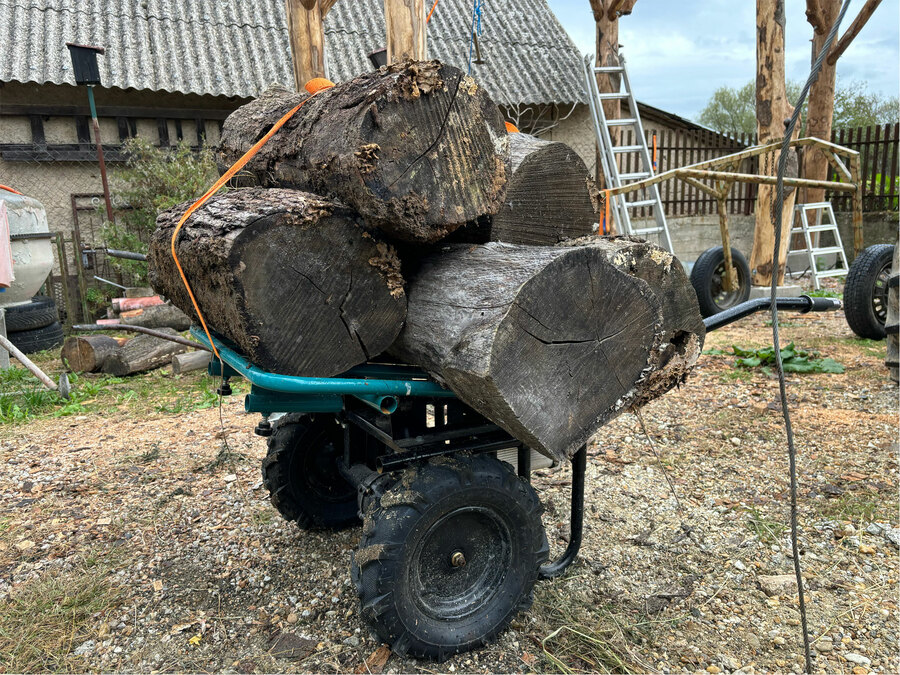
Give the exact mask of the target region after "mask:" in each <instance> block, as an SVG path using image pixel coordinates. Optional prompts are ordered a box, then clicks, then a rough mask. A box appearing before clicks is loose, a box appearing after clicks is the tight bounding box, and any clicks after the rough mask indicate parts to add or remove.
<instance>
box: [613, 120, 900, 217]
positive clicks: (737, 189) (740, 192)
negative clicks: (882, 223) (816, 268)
mask: <svg viewBox="0 0 900 675" xmlns="http://www.w3.org/2000/svg"><path fill="white" fill-rule="evenodd" d="M632 133H633V132H630V131H628V132H626V133H624V134H623V137H622V140H621V141H620V143H621V144H622V145H626V144H627V145H630V144H631V143H632V142H633V136H632V135H631V134H632ZM831 141H832V142H833V143H837V144H839V145H843V146H846V147H848V148H850V149H851V150H856V151H857V152H859V153H860V166H861V169H862V180H863V183H864V185H865V188H864V190H863V211H864V212H880V211H897V210H898V201H900V178H898V145H900V125H898V124H896V123H895V124H885V125H878V126H870V127H861V128H857V129H835V130H834V131H833V132H832V135H831ZM755 143H756V137H755V136H748V135H746V134H742V135H741V136H739V137H737V138H731V137H728V136H725V135H723V134H717V133H715V132H711V131H694V130H690V131H685V130H665V131H662V132H661V133H658V134H657V136H656V158H657V166H656V173H662V172H663V171H668V170H669V169H676V168H679V167H682V166H686V165H688V164H695V163H697V162H703V161H705V160H708V159H715V158H717V157H722V156H724V155H728V154H731V153H734V152H738V151H739V150H743V149H744V148H746V147H749V146H751V145H754V144H755ZM647 145H648V146H649V147H650V148H651V153H652V148H653V137H652V134H650V133H647ZM630 163H631V160H630V158H629V161H626V160H625V159H624V158H623V164H624V166H623V167H622V168H621V169H620V171H622V172H628V171H636V170H637V169H634V168H632V167H631V166H630ZM737 171H740V172H742V173H756V172H757V171H758V158H753V159H750V160H744V162H743V163H742V164H741V165H740V166H739V167H738V168H737ZM828 179H829V180H834V179H835V176H834V172H833V170H831V169H829V175H828ZM757 188H758V186H756V185H753V184H750V183H735V184H734V186H733V187H732V189H731V192H730V193H729V195H728V200H727V202H726V203H727V205H728V212H729V214H732V215H735V214H743V215H750V214H751V213H753V209H754V204H755V202H756V192H757ZM659 192H660V197H661V198H662V202H663V206H664V208H665V211H666V215H667V216H689V215H691V216H693V215H705V214H715V213H716V202H715V200H714V199H713V198H712V197H710V196H708V195H706V194H704V193H703V192H701V191H700V190H698V189H697V188H695V187H693V186H691V185H687V184H686V183H683V182H682V181H678V180H671V181H666V182H665V183H662V184H661V185H660V186H659ZM826 197H827V198H828V199H829V200H831V202H832V205H833V207H834V210H835V211H850V210H851V197H850V196H849V195H848V194H847V193H841V192H832V191H828V192H827V193H826ZM641 215H643V216H644V217H648V216H649V214H638V215H637V217H641Z"/></svg>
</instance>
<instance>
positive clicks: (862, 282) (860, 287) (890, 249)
mask: <svg viewBox="0 0 900 675" xmlns="http://www.w3.org/2000/svg"><path fill="white" fill-rule="evenodd" d="M893 256H894V246H893V244H875V245H874V246H869V247H867V248H865V249H864V250H863V252H862V253H860V254H859V255H858V256H856V259H855V260H854V261H853V264H851V265H850V271H849V273H848V274H847V281H846V282H845V283H844V316H846V317H847V325H849V326H850V330H852V331H853V332H854V333H856V334H857V335H858V336H859V337H861V338H868V339H870V340H881V339H883V338H884V335H885V332H884V324H885V322H884V317H879V316H878V315H877V314H876V311H875V302H876V300H877V301H878V302H879V303H880V302H883V301H884V300H885V298H884V296H883V295H882V292H883V290H884V289H883V288H882V287H881V284H882V283H883V282H884V281H886V279H883V278H881V279H880V278H879V277H880V276H881V273H882V271H883V270H884V268H885V266H890V264H891V258H892V257H893Z"/></svg>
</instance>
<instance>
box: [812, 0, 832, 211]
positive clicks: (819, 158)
mask: <svg viewBox="0 0 900 675" xmlns="http://www.w3.org/2000/svg"><path fill="white" fill-rule="evenodd" d="M807 4H808V5H813V6H812V7H808V8H807V11H806V15H807V18H808V20H809V23H810V24H811V25H812V27H813V31H814V32H813V39H812V61H813V62H814V61H815V60H816V57H817V56H818V55H819V52H820V51H821V50H822V47H824V46H825V40H826V38H827V37H828V32H829V31H830V30H831V26H832V25H834V21H835V19H836V18H837V15H838V12H839V11H840V4H841V3H840V0H815V2H814V1H813V0H809V1H808V3H807ZM836 71H837V68H836V67H835V65H834V64H830V65H829V63H828V59H825V61H823V62H822V68H821V70H820V71H819V76H818V78H816V80H815V82H813V83H812V86H811V87H810V90H809V106H807V115H808V121H807V125H806V129H807V132H806V135H807V136H815V137H816V138H821V139H822V140H824V141H830V140H831V123H832V119H833V117H834V83H835V75H836ZM803 176H804V178H811V179H813V180H826V179H827V178H828V159H827V158H826V157H825V154H824V153H823V152H822V151H821V150H819V149H818V148H807V149H806V151H805V152H804V154H803ZM804 192H805V195H804V201H806V202H807V203H813V202H822V201H825V190H824V189H823V188H805V190H804Z"/></svg>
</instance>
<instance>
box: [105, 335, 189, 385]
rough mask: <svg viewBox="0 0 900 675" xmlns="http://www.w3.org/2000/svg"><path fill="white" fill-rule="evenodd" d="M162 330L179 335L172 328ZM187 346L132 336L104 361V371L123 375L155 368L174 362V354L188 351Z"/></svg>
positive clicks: (147, 337) (159, 339) (152, 338)
mask: <svg viewBox="0 0 900 675" xmlns="http://www.w3.org/2000/svg"><path fill="white" fill-rule="evenodd" d="M160 332H162V333H165V334H167V335H178V332H177V331H176V330H174V329H172V328H162V329H160ZM187 349H188V348H187V347H186V346H184V345H181V344H178V343H177V342H172V341H170V340H165V339H163V338H158V337H153V336H152V335H138V336H137V337H135V338H132V339H131V340H129V341H128V342H126V343H125V344H124V345H122V346H121V347H119V348H118V349H117V350H116V351H114V352H113V353H112V354H110V355H109V356H108V357H107V358H106V359H105V360H104V361H103V372H104V373H107V374H109V375H115V376H117V377H122V376H124V375H134V374H135V373H143V372H145V371H147V370H153V369H154V368H159V367H160V366H165V365H168V364H169V363H171V362H172V355H173V354H180V353H182V352H185V351H187Z"/></svg>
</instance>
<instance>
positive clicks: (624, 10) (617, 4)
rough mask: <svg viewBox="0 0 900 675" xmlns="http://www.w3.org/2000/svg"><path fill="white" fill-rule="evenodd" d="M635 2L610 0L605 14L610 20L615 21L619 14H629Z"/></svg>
mask: <svg viewBox="0 0 900 675" xmlns="http://www.w3.org/2000/svg"><path fill="white" fill-rule="evenodd" d="M636 2H637V0H610V2H609V9H607V10H606V16H607V17H609V20H610V21H615V20H616V19H617V18H618V17H619V16H623V15H625V14H631V11H632V10H633V9H634V3H636Z"/></svg>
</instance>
